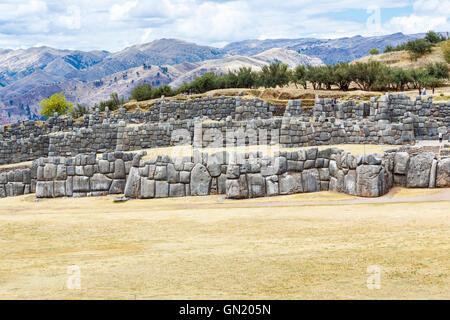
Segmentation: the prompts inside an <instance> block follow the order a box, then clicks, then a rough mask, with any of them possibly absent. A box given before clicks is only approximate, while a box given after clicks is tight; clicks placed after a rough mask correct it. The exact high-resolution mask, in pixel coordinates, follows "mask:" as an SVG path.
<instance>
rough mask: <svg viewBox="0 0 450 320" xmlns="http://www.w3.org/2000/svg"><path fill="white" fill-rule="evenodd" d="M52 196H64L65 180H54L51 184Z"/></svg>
mask: <svg viewBox="0 0 450 320" xmlns="http://www.w3.org/2000/svg"><path fill="white" fill-rule="evenodd" d="M53 196H54V197H55V198H58V197H65V196H66V182H65V181H55V182H54V185H53Z"/></svg>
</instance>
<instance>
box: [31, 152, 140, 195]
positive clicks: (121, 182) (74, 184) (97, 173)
mask: <svg viewBox="0 0 450 320" xmlns="http://www.w3.org/2000/svg"><path fill="white" fill-rule="evenodd" d="M132 159H133V154H128V153H123V152H112V153H104V154H103V155H102V157H101V158H99V159H97V158H96V154H95V153H92V154H80V155H76V156H75V157H68V158H65V157H49V158H40V159H38V160H36V161H34V162H33V166H34V167H35V168H36V197H38V198H57V197H86V196H101V195H107V194H121V193H123V192H124V187H125V183H126V179H127V175H128V173H129V171H130V168H131V164H132Z"/></svg>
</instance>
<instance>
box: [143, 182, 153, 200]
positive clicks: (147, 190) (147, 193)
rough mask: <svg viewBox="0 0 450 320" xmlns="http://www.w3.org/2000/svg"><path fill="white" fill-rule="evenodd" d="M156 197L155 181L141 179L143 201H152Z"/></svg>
mask: <svg viewBox="0 0 450 320" xmlns="http://www.w3.org/2000/svg"><path fill="white" fill-rule="evenodd" d="M154 197H155V180H148V179H145V178H141V194H140V198H141V199H151V198H154Z"/></svg>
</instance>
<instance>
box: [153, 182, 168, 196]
mask: <svg viewBox="0 0 450 320" xmlns="http://www.w3.org/2000/svg"><path fill="white" fill-rule="evenodd" d="M167 197H169V183H168V182H166V181H156V182H155V198H167Z"/></svg>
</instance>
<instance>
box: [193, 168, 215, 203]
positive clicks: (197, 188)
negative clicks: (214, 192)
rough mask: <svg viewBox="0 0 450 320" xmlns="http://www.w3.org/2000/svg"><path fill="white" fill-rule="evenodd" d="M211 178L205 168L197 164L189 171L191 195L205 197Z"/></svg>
mask: <svg viewBox="0 0 450 320" xmlns="http://www.w3.org/2000/svg"><path fill="white" fill-rule="evenodd" d="M210 185H211V176H210V175H209V172H208V170H207V169H206V167H205V166H204V165H202V164H200V163H197V164H196V165H195V166H194V168H193V169H192V171H191V183H190V186H191V195H193V196H206V195H208V194H209V187H210Z"/></svg>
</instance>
